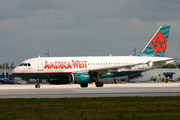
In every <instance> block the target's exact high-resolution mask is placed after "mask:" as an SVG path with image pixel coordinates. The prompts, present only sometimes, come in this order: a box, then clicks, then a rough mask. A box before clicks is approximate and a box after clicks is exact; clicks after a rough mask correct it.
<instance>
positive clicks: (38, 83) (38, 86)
mask: <svg viewBox="0 0 180 120" xmlns="http://www.w3.org/2000/svg"><path fill="white" fill-rule="evenodd" d="M36 81H37V83H36V85H35V88H40V81H39V79H36Z"/></svg>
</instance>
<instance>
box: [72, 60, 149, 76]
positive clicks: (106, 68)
mask: <svg viewBox="0 0 180 120" xmlns="http://www.w3.org/2000/svg"><path fill="white" fill-rule="evenodd" d="M145 63H147V62H145ZM145 63H136V64H129V65H118V66H111V67H102V68H94V69H88V70H80V71H73V72H74V73H89V72H91V73H92V72H96V73H98V74H106V73H108V71H109V70H118V69H120V68H131V67H134V66H136V65H143V64H145Z"/></svg>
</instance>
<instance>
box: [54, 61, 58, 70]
mask: <svg viewBox="0 0 180 120" xmlns="http://www.w3.org/2000/svg"><path fill="white" fill-rule="evenodd" d="M57 68H58V67H57V61H55V64H54V69H57Z"/></svg>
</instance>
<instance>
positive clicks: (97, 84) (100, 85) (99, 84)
mask: <svg viewBox="0 0 180 120" xmlns="http://www.w3.org/2000/svg"><path fill="white" fill-rule="evenodd" d="M103 85H104V83H103V82H101V81H98V82H96V87H103Z"/></svg>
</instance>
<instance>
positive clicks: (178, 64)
mask: <svg viewBox="0 0 180 120" xmlns="http://www.w3.org/2000/svg"><path fill="white" fill-rule="evenodd" d="M162 68H180V63H179V62H175V63H174V64H168V65H166V66H164V67H162Z"/></svg>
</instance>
